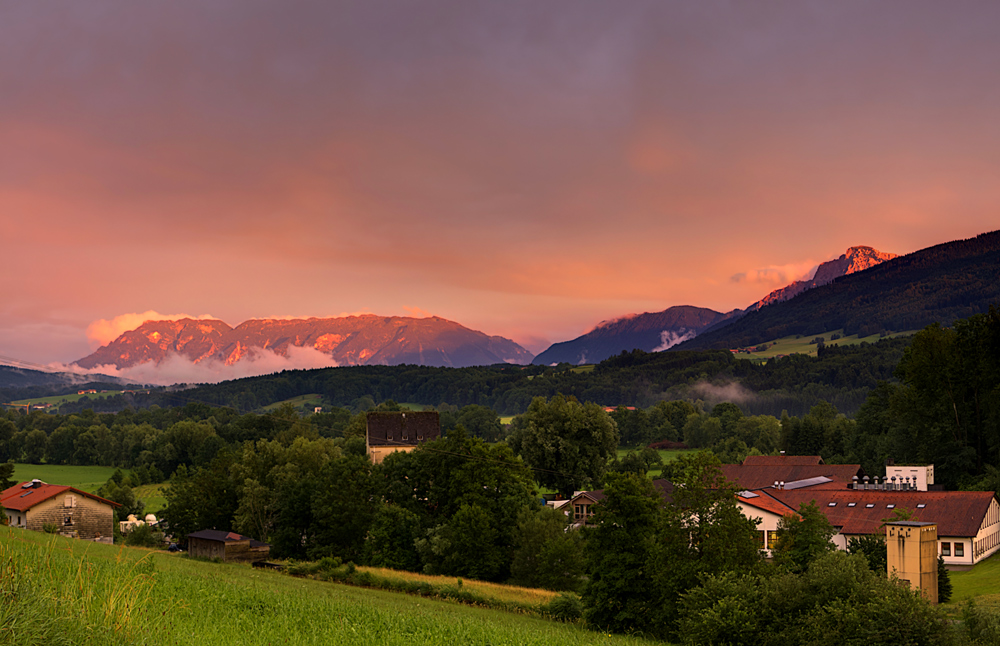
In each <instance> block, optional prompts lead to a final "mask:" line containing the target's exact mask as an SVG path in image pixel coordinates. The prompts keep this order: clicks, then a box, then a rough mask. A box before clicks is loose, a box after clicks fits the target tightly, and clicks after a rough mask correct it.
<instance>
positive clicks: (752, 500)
mask: <svg viewBox="0 0 1000 646" xmlns="http://www.w3.org/2000/svg"><path fill="white" fill-rule="evenodd" d="M736 501H737V502H739V503H740V504H743V505H749V506H750V507H756V508H757V509H760V510H763V511H767V512H770V513H772V514H776V515H778V516H788V515H792V516H798V512H797V510H796V509H793V508H791V507H789V506H788V505H786V504H785V503H783V502H781V501H780V500H777V499H775V498H772V497H771V496H768V495H767V494H766V493H763V494H762V495H758V494H756V493H754V492H752V491H742V492H740V493H739V495H737V497H736Z"/></svg>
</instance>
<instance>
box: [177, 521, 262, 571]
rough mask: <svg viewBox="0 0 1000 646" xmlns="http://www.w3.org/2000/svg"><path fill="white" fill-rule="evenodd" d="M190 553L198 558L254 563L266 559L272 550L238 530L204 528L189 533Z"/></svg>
mask: <svg viewBox="0 0 1000 646" xmlns="http://www.w3.org/2000/svg"><path fill="white" fill-rule="evenodd" d="M187 540H188V554H190V555H191V556H194V557H197V558H204V559H219V560H220V561H224V562H234V563H253V562H255V561H265V560H267V557H268V555H269V554H270V552H271V546H270V545H268V544H267V543H262V542H260V541H257V540H254V539H252V538H250V537H249V536H243V535H241V534H237V533H236V532H225V531H222V530H218V529H203V530H201V531H200V532H194V533H192V534H188V537H187Z"/></svg>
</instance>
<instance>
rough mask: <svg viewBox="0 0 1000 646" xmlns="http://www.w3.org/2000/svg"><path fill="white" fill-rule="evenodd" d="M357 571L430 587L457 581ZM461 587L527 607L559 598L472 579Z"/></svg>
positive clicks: (377, 570) (395, 572)
mask: <svg viewBox="0 0 1000 646" xmlns="http://www.w3.org/2000/svg"><path fill="white" fill-rule="evenodd" d="M358 570H359V571H362V572H371V573H372V574H375V575H377V576H379V577H383V578H386V579H397V580H400V581H419V582H424V583H430V584H432V585H436V586H441V585H455V583H456V582H457V581H458V579H456V578H455V577H453V576H434V575H430V574H419V573H416V572H403V571H399V570H388V569H386V568H377V567H359V568H358ZM462 587H463V588H465V589H468V590H469V591H471V592H474V593H476V594H478V595H479V596H481V597H485V598H487V599H494V600H497V601H504V602H513V603H522V604H528V605H536V606H542V605H545V604H547V603H548V602H550V601H552V599H554V598H555V597H558V596H559V593H558V592H552V591H550V590H539V589H536V588H522V587H520V586H515V585H503V584H500V583H488V582H486V581H476V580H474V579H463V580H462Z"/></svg>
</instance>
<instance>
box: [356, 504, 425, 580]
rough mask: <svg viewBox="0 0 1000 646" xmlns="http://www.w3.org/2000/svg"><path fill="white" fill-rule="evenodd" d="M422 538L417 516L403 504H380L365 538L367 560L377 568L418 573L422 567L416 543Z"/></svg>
mask: <svg viewBox="0 0 1000 646" xmlns="http://www.w3.org/2000/svg"><path fill="white" fill-rule="evenodd" d="M421 537H422V533H421V529H420V518H419V517H418V516H417V515H416V514H415V513H413V512H412V511H410V510H409V509H405V508H403V507H400V506H399V505H387V504H382V505H379V506H378V508H377V509H376V510H375V516H374V518H373V519H372V523H371V527H370V528H369V529H368V536H367V537H366V539H365V547H364V561H365V563H367V564H368V565H371V566H374V567H385V568H390V569H392V570H409V571H414V572H415V571H417V570H419V569H420V565H421V564H420V554H418V553H417V549H416V546H415V543H416V541H417V540H418V539H420V538H421Z"/></svg>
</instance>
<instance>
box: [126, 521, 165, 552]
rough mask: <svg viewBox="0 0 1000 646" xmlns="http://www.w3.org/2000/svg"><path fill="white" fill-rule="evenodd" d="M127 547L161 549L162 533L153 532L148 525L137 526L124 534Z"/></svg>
mask: <svg viewBox="0 0 1000 646" xmlns="http://www.w3.org/2000/svg"><path fill="white" fill-rule="evenodd" d="M125 544H126V545H128V546H129V547H159V548H162V547H163V532H157V531H154V530H153V528H152V527H150V526H149V525H139V526H138V527H135V528H133V529H132V531H130V532H129V533H128V534H125Z"/></svg>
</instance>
